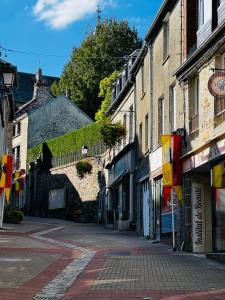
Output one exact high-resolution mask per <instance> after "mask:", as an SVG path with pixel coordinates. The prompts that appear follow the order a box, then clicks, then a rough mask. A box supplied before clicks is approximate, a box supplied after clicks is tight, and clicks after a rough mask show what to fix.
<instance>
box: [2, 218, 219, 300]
mask: <svg viewBox="0 0 225 300" xmlns="http://www.w3.org/2000/svg"><path fill="white" fill-rule="evenodd" d="M9 227H10V228H9ZM9 227H8V229H7V230H3V231H0V276H1V277H0V300H22V299H23V300H28V299H34V300H41V299H45V300H53V299H55V300H57V299H63V300H81V299H82V300H89V299H90V300H97V299H98V300H103V299H105V300H106V299H107V300H113V299H116V300H119V299H122V300H125V299H127V300H128V299H129V300H130V299H131V300H132V299H133V300H134V299H140V300H141V299H142V300H143V299H146V300H158V299H168V300H183V299H185V300H190V299H192V300H193V299H197V300H198V299H199V300H200V299H204V300H211V299H212V300H213V299H223V300H225V265H222V264H219V263H216V262H213V261H210V260H206V259H205V258H204V257H201V256H193V255H192V254H186V253H180V252H173V251H172V250H171V248H170V247H169V246H166V245H163V244H160V243H152V242H151V241H149V240H146V239H144V238H139V237H137V236H136V234H135V233H133V232H116V231H113V230H110V229H105V228H104V227H103V226H100V225H94V224H75V223H73V222H66V221H63V220H52V219H40V218H27V220H26V222H24V223H23V224H21V225H17V226H9Z"/></svg>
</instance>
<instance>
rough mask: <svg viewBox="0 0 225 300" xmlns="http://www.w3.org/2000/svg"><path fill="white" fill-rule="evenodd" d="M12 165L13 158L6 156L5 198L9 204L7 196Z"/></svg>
mask: <svg viewBox="0 0 225 300" xmlns="http://www.w3.org/2000/svg"><path fill="white" fill-rule="evenodd" d="M12 163H13V156H11V155H7V162H6V179H5V197H6V201H7V202H9V196H10V191H11V187H12Z"/></svg>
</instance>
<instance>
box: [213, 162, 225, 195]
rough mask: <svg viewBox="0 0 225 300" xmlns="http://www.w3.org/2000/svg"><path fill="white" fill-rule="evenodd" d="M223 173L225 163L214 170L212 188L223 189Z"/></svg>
mask: <svg viewBox="0 0 225 300" xmlns="http://www.w3.org/2000/svg"><path fill="white" fill-rule="evenodd" d="M223 172H224V162H222V163H219V164H218V165H216V166H214V167H213V168H212V186H213V187H214V188H216V189H222V187H223Z"/></svg>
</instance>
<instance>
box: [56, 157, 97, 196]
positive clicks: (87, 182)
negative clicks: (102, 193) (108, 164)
mask: <svg viewBox="0 0 225 300" xmlns="http://www.w3.org/2000/svg"><path fill="white" fill-rule="evenodd" d="M87 160H88V161H89V162H90V163H91V164H92V167H93V169H92V173H91V174H88V175H86V176H85V177H84V178H83V179H80V178H79V177H78V175H77V171H76V166H75V164H76V162H74V163H71V164H68V165H64V166H60V167H57V168H53V169H51V170H50V171H51V174H52V175H56V174H64V175H66V176H67V178H68V179H69V181H70V182H71V183H72V185H73V186H74V187H75V189H76V191H77V192H78V194H79V196H80V199H81V200H82V202H85V201H96V199H97V196H98V193H99V180H100V174H101V172H102V171H103V166H102V164H98V160H97V159H96V158H88V159H87Z"/></svg>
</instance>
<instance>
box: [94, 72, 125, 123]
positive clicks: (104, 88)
mask: <svg viewBox="0 0 225 300" xmlns="http://www.w3.org/2000/svg"><path fill="white" fill-rule="evenodd" d="M118 75H119V72H118V71H114V72H113V73H112V74H111V75H110V76H109V77H106V78H104V79H102V80H101V82H100V91H99V94H98V96H99V97H100V98H104V100H103V101H102V104H101V107H100V109H99V110H98V111H97V113H96V114H95V120H96V121H97V122H102V121H104V120H106V119H107V117H106V116H105V112H106V111H107V109H108V108H109V106H110V105H111V103H112V84H113V83H114V82H115V80H116V79H117V77H118Z"/></svg>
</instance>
